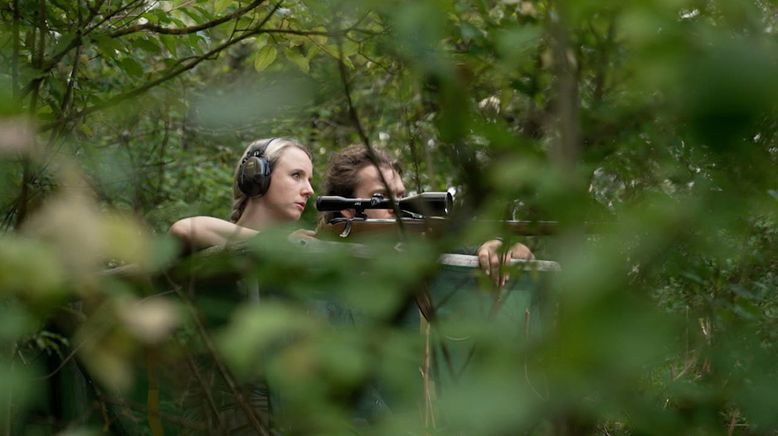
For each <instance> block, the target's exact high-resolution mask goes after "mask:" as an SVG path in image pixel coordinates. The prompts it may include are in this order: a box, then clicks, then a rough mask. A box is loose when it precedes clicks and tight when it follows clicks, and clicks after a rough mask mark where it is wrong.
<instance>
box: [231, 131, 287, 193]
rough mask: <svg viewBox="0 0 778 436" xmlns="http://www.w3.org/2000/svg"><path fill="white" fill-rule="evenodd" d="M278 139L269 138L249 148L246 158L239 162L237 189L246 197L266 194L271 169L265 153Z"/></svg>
mask: <svg viewBox="0 0 778 436" xmlns="http://www.w3.org/2000/svg"><path fill="white" fill-rule="evenodd" d="M276 139H278V138H270V139H266V140H264V141H260V142H259V143H256V146H253V147H251V148H252V150H250V151H249V152H248V153H246V156H244V157H243V160H241V162H240V167H239V168H238V177H237V178H238V189H240V191H241V192H243V193H244V194H246V196H248V197H259V196H261V195H265V193H267V190H268V188H270V173H271V172H272V171H273V168H271V166H270V161H268V160H267V157H266V156H265V152H266V151H267V148H268V147H269V146H270V144H271V143H273V141H275V140H276Z"/></svg>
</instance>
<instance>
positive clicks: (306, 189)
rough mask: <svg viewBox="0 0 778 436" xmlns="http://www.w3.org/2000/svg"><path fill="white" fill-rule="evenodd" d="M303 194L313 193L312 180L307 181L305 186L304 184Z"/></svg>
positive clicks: (309, 194)
mask: <svg viewBox="0 0 778 436" xmlns="http://www.w3.org/2000/svg"><path fill="white" fill-rule="evenodd" d="M303 195H305V196H308V197H310V196H312V195H313V186H311V182H305V186H303Z"/></svg>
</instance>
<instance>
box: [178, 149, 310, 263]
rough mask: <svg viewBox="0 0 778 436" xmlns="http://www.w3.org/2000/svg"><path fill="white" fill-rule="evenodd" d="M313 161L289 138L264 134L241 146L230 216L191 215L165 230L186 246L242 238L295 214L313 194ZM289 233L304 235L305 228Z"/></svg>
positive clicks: (297, 215)
mask: <svg viewBox="0 0 778 436" xmlns="http://www.w3.org/2000/svg"><path fill="white" fill-rule="evenodd" d="M312 177H313V163H312V161H311V153H310V151H308V149H307V148H306V147H305V146H304V145H302V144H300V143H298V142H295V141H293V140H290V139H286V138H270V139H260V140H258V141H254V142H252V143H251V144H249V146H248V147H246V150H245V152H244V153H243V156H242V157H241V159H240V161H239V162H238V165H237V168H236V169H235V181H234V184H233V198H234V202H233V207H232V216H231V217H230V221H226V220H223V219H219V218H214V217H209V216H197V217H190V218H184V219H181V220H179V221H176V222H175V223H174V224H173V225H172V226H171V227H170V230H169V231H170V233H171V234H172V235H173V236H175V237H177V238H178V239H180V240H181V241H183V242H184V244H185V245H186V247H187V248H188V249H190V250H199V249H203V248H207V247H213V246H223V245H226V244H228V243H230V242H238V241H243V240H246V239H248V238H250V237H252V236H254V235H256V234H257V232H259V231H261V230H263V229H265V228H267V227H268V226H272V225H274V224H282V223H288V222H293V221H297V220H299V219H300V216H301V215H302V213H303V211H304V210H305V206H306V204H307V202H308V199H309V198H310V197H311V196H312V195H313V187H312V186H311V178H312ZM294 234H295V237H298V238H310V237H313V236H314V234H315V233H314V232H313V231H311V230H298V231H296V232H294Z"/></svg>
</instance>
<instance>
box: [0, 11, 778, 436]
mask: <svg viewBox="0 0 778 436" xmlns="http://www.w3.org/2000/svg"><path fill="white" fill-rule="evenodd" d="M0 21H1V22H2V26H0V213H2V233H0V344H1V345H2V350H3V353H2V355H0V392H2V393H3V394H2V395H0V424H2V431H3V432H4V434H28V433H29V434H32V433H41V432H42V433H55V432H62V431H67V432H73V433H76V432H95V433H97V432H101V431H109V432H120V431H125V432H129V433H132V434H135V433H142V434H162V433H163V432H168V433H178V432H181V433H190V432H192V431H198V430H199V431H201V432H205V431H206V428H207V429H213V428H216V429H219V430H220V431H226V429H227V428H229V427H230V426H231V425H233V424H235V422H236V421H235V420H237V422H239V423H243V424H245V426H247V427H246V428H244V430H247V431H249V432H253V431H256V432H259V433H262V432H263V431H265V429H266V428H267V425H268V423H267V417H266V416H254V417H253V418H252V413H251V412H250V410H252V407H251V404H253V403H252V402H253V401H254V398H252V397H251V396H252V395H253V393H254V392H255V391H257V390H258V389H259V388H257V386H258V385H261V384H262V382H261V381H263V380H269V381H270V382H269V385H270V386H271V397H273V396H278V398H276V397H273V398H274V401H275V404H276V407H277V409H276V410H275V413H274V414H273V415H274V416H273V420H274V422H275V424H274V428H275V429H276V430H278V431H281V432H283V433H286V432H288V433H301V434H309V433H322V434H342V433H343V432H344V431H347V430H346V429H350V430H352V431H356V432H357V433H361V432H367V433H385V434H401V433H404V434H408V433H411V434H416V433H435V432H439V433H441V434H452V433H461V434H516V433H522V432H526V433H533V434H581V433H586V434H588V433H596V434H612V433H620V434H631V433H649V434H651V433H684V434H685V433H697V434H709V433H727V434H752V433H754V434H756V433H758V434H764V433H773V432H775V431H776V429H778V415H776V414H775V410H776V407H778V368H776V366H775V364H774V362H776V358H777V357H778V349H776V347H777V346H778V334H777V333H776V332H778V329H777V328H776V327H778V298H777V296H776V292H777V291H778V223H777V222H776V218H777V217H776V212H777V211H778V178H776V177H775V173H776V171H775V168H776V167H778V107H776V102H778V80H776V77H778V40H777V37H776V32H777V31H778V27H777V26H778V5H777V4H776V3H775V1H773V0H748V1H735V0H642V1H638V2H616V1H603V0H600V1H592V0H579V1H547V0H502V1H491V2H487V1H475V0H413V1H392V2H389V1H357V0H325V1H307V0H279V1H277V2H266V1H263V0H253V1H249V0H241V1H231V0H215V1H206V0H168V1H153V0H118V1H117V0H110V1H106V0H52V1H46V0H3V1H2V2H0ZM271 136H290V137H295V138H298V139H300V140H301V141H302V142H304V143H305V144H307V145H309V146H310V147H311V149H312V150H313V152H314V154H315V162H314V164H315V168H316V174H315V181H316V185H317V186H318V183H319V177H320V175H321V174H322V172H323V169H324V168H325V165H326V162H327V158H328V156H329V155H330V154H331V153H333V152H335V151H337V150H339V149H341V148H342V147H344V146H346V145H348V144H351V143H363V144H369V145H372V146H382V147H385V148H387V149H389V150H391V152H392V153H394V154H395V155H396V156H398V157H399V158H401V160H402V161H403V162H404V164H405V180H406V184H407V185H408V187H409V188H410V189H411V190H413V191H425V190H444V189H447V188H453V191H455V192H456V201H457V210H458V213H457V214H455V216H454V217H452V219H451V228H450V232H449V236H446V237H443V238H441V239H439V240H416V239H412V240H408V241H406V247H405V248H404V250H405V251H404V253H403V255H402V256H398V255H397V253H396V252H393V248H392V247H393V245H394V244H393V243H389V244H387V246H386V247H383V246H380V245H379V246H377V247H372V248H373V251H372V252H371V254H370V255H369V256H362V255H356V256H355V254H354V253H352V252H349V251H348V250H339V249H337V248H332V247H328V248H326V249H323V251H317V250H313V249H312V250H307V251H300V249H299V248H294V247H291V246H290V247H287V244H286V242H285V237H284V236H283V234H279V235H273V234H268V235H263V237H262V238H258V239H259V240H257V241H254V243H252V244H249V245H248V246H247V247H245V249H244V250H241V251H239V252H237V253H208V254H205V255H202V256H194V257H193V258H190V259H186V260H181V259H179V258H178V257H177V248H176V246H175V244H174V243H173V241H171V240H170V238H168V237H167V236H166V234H165V232H166V229H167V228H168V226H169V225H170V224H171V223H172V222H173V221H175V220H176V219H178V218H180V217H183V216H189V215H195V214H206V215H213V216H220V217H227V216H228V214H229V208H230V206H231V180H232V179H231V177H232V171H233V168H234V165H235V161H236V160H237V157H238V156H239V155H240V152H241V151H242V150H243V148H244V146H245V145H246V143H248V142H249V141H250V140H253V139H255V138H260V137H271ZM312 209H313V208H312V207H309V208H308V209H307V210H306V212H305V214H304V218H303V222H302V223H301V224H300V226H302V227H310V228H312V227H313V226H314V223H315V210H312ZM473 216H476V217H478V218H481V219H480V220H478V221H470V218H472V217H473ZM510 218H513V219H531V220H536V219H541V220H553V221H557V222H558V223H559V226H558V232H557V233H556V234H555V235H554V236H551V237H536V238H529V239H528V240H524V242H526V243H527V244H528V245H530V246H531V247H532V248H533V250H534V251H535V253H536V256H537V257H538V258H541V259H551V260H555V261H558V262H559V264H560V265H561V266H562V270H561V271H560V272H558V273H553V274H550V273H549V274H545V273H544V274H537V273H532V274H531V273H526V274H522V273H521V271H514V282H518V283H519V285H517V286H519V287H521V286H525V287H528V288H531V289H533V291H532V292H534V293H535V294H536V298H535V300H533V301H534V302H533V303H532V306H533V308H532V310H530V309H527V311H526V312H522V315H521V316H518V317H516V316H513V317H512V316H505V317H499V316H498V317H495V316H492V315H494V314H493V313H490V315H489V316H485V317H483V318H481V317H477V316H474V317H463V318H458V317H456V316H453V317H445V316H442V315H441V316H440V317H439V318H438V317H434V318H432V320H431V322H430V323H427V322H425V321H420V320H419V319H418V316H417V317H416V318H413V317H412V316H411V321H409V320H408V319H407V318H408V316H407V315H408V314H407V312H408V310H407V309H408V307H409V306H412V305H413V304H415V301H421V300H422V299H420V297H421V296H423V294H424V292H422V291H420V290H421V289H427V288H429V284H430V283H433V286H432V288H435V286H437V288H438V289H442V290H443V291H445V290H446V289H453V288H455V287H456V286H457V285H456V284H455V283H453V282H452V281H448V282H447V281H446V280H444V279H440V274H439V273H440V272H441V271H440V269H441V268H440V266H439V265H438V263H437V262H436V261H435V260H436V259H437V256H438V255H439V254H440V253H442V252H446V251H451V250H455V249H456V248H457V247H460V246H462V245H472V244H474V243H477V242H478V241H483V240H485V239H487V238H489V237H492V236H494V235H495V234H501V235H503V236H505V237H506V238H507V239H509V240H511V239H512V238H514V237H513V236H511V235H510V234H508V233H506V232H505V229H504V228H502V227H501V226H500V225H499V224H495V222H496V221H495V220H502V219H510ZM282 230H283V229H282ZM287 230H288V229H287ZM281 233H284V232H283V231H282V232H281ZM287 233H288V232H287ZM276 236H277V237H278V238H280V239H277V238H276ZM381 248H383V249H381ZM115 267H119V268H118V269H116V268H115ZM109 268H114V269H113V270H112V272H111V273H105V270H107V269H109ZM237 277H244V282H246V281H251V280H253V279H258V280H259V282H260V283H261V284H262V285H263V286H266V285H267V286H269V287H270V288H272V289H278V293H279V294H283V297H279V298H277V299H276V300H273V301H271V302H270V303H268V304H264V303H263V304H260V305H253V304H250V303H248V302H247V301H246V299H245V298H239V297H237V295H238V294H239V293H238V291H236V290H235V289H233V288H231V287H230V286H227V285H225V283H233V282H234V281H235V279H236V278H237ZM436 277H437V279H436ZM471 281H472V280H471ZM472 282H473V284H474V285H473V287H475V288H480V290H473V291H474V292H476V293H477V295H476V297H474V298H475V300H474V301H469V300H467V301H469V303H468V302H467V301H466V304H465V303H463V304H464V306H467V305H468V304H470V305H471V306H479V305H480V304H484V302H490V303H489V304H492V305H493V306H492V308H498V307H499V301H501V298H504V297H505V296H506V295H508V294H509V291H503V293H502V294H501V293H500V292H499V291H497V290H494V289H491V287H490V286H489V284H488V283H487V282H488V280H481V281H480V282H475V281H472ZM476 285H478V286H476ZM512 289H515V288H512ZM479 292H480V294H478V293H479ZM433 293H434V292H433ZM537 294H542V295H540V296H538V295H537ZM476 300H477V301H476ZM422 306H423V304H422ZM503 309H504V311H508V315H511V312H510V310H514V309H515V310H519V311H521V309H516V308H513V309H511V308H503ZM463 310H473V307H470V308H466V309H463ZM339 311H340V312H339ZM495 311H496V310H495ZM333 312H338V313H340V315H342V316H343V317H346V318H349V317H351V318H356V319H357V321H356V324H357V326H358V327H357V328H353V326H352V327H351V328H349V327H348V325H349V323H347V322H346V323H340V322H339V321H338V320H337V319H335V318H338V317H337V316H333ZM341 312H342V313H341ZM444 312H445V311H444ZM513 315H515V313H513ZM530 318H531V319H530ZM352 321H353V319H352ZM419 323H420V324H421V326H422V328H421V332H420V330H419V328H418V325H419ZM530 326H532V327H531V328H530ZM506 332H507V333H506ZM450 337H467V338H469V340H472V342H473V343H476V344H477V345H475V346H473V347H472V348H471V349H470V352H469V353H470V354H472V356H467V354H468V352H467V351H462V349H457V345H452V344H453V342H451V341H449V342H448V343H449V345H450V346H451V347H452V348H453V351H452V352H453V354H454V355H453V357H452V356H450V355H448V354H447V351H444V349H445V345H441V346H440V347H441V348H440V350H439V351H435V350H437V348H435V347H436V346H437V345H434V346H433V345H432V344H438V345H439V344H446V343H447V342H446V340H445V338H450ZM441 338H443V339H441ZM433 348H434V349H435V350H433ZM457 352H459V355H457ZM471 357H472V359H471ZM451 361H454V362H455V363H457V364H463V361H464V362H466V364H463V365H465V366H467V370H466V371H463V372H462V374H459V373H458V371H448V372H447V371H446V370H445V369H441V368H442V367H444V366H445V365H446V364H447V363H448V364H449V366H450V364H451ZM184 368H186V370H187V371H192V373H194V374H196V375H197V374H199V375H197V377H192V378H190V379H187V380H181V379H185V378H186V377H185V376H182V374H184ZM198 368H200V370H198ZM449 369H450V368H449ZM446 374H448V375H446ZM454 375H457V376H456V377H455V376H454ZM177 376H178V379H177V378H176V377H177ZM209 377H212V379H209ZM215 379H218V380H220V381H219V382H218V383H216V384H215V385H211V384H209V383H210V382H209V380H211V381H213V380H215ZM436 383H437V384H436ZM371 395H375V396H377V398H379V400H376V401H375V402H374V403H375V404H379V403H380V404H384V403H385V404H384V406H385V407H378V406H375V404H374V407H367V408H366V407H364V404H365V403H366V402H368V403H369V402H370V401H372V400H371V398H373V397H371ZM193 402H199V403H197V404H208V405H209V407H210V412H209V413H212V415H209V416H211V417H212V419H214V420H215V421H213V422H209V424H208V425H211V427H202V425H203V423H202V422H201V421H198V420H197V419H196V417H195V418H193V417H190V416H188V415H187V412H192V411H193V410H195V409H196V408H195V407H193V406H192V404H193ZM204 407H205V406H204ZM233 409H234V410H233ZM247 409H248V410H249V411H246V410H247ZM389 409H391V410H389ZM236 416H239V417H241V418H236Z"/></svg>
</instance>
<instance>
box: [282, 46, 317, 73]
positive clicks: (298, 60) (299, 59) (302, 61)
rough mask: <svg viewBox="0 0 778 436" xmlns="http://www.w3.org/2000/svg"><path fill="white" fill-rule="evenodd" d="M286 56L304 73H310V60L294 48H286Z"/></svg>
mask: <svg viewBox="0 0 778 436" xmlns="http://www.w3.org/2000/svg"><path fill="white" fill-rule="evenodd" d="M284 55H285V56H286V58H287V59H289V61H290V62H292V63H293V64H295V65H297V66H298V67H299V68H300V69H301V70H302V71H303V72H304V73H308V72H309V71H310V70H311V65H310V62H309V58H307V57H305V56H303V54H302V53H300V52H299V51H298V50H296V49H293V48H291V49H290V48H285V49H284Z"/></svg>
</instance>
